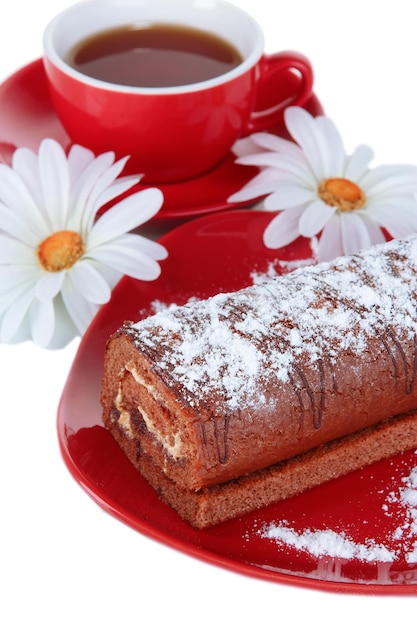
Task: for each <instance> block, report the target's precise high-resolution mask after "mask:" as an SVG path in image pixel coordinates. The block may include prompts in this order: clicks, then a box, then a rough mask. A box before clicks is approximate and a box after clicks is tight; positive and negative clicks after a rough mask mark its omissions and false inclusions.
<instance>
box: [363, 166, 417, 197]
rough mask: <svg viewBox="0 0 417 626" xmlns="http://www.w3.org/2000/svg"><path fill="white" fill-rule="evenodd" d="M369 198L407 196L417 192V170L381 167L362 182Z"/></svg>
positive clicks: (370, 172)
mask: <svg viewBox="0 0 417 626" xmlns="http://www.w3.org/2000/svg"><path fill="white" fill-rule="evenodd" d="M361 185H362V187H363V189H364V191H365V193H366V195H367V196H368V197H371V196H375V195H377V194H378V195H379V196H381V195H383V194H389V193H390V194H393V193H394V194H396V195H401V194H407V193H414V192H415V191H417V168H415V167H413V166H409V167H405V166H403V165H398V166H396V165H380V166H379V167H376V168H375V169H373V170H371V171H369V172H368V173H367V174H366V175H365V176H364V177H363V179H362V180H361Z"/></svg>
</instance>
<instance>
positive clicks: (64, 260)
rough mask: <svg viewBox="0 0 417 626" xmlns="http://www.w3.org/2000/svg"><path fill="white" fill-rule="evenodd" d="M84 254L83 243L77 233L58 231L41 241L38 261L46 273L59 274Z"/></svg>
mask: <svg viewBox="0 0 417 626" xmlns="http://www.w3.org/2000/svg"><path fill="white" fill-rule="evenodd" d="M84 252H85V245H84V241H83V239H82V237H81V235H80V234H79V233H76V232H75V231H73V230H60V231H58V232H56V233H53V234H52V235H50V236H49V237H47V238H46V239H44V241H42V243H41V244H40V246H39V248H38V259H39V261H40V264H41V265H42V267H43V269H45V270H46V271H47V272H60V271H62V270H67V269H69V268H70V267H72V266H73V265H74V263H76V262H77V261H78V259H79V258H80V257H81V256H82V255H83V254H84Z"/></svg>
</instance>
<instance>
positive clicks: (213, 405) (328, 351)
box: [101, 237, 417, 527]
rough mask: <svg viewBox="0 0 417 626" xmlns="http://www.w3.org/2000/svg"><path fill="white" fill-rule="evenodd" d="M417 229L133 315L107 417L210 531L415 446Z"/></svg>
mask: <svg viewBox="0 0 417 626" xmlns="http://www.w3.org/2000/svg"><path fill="white" fill-rule="evenodd" d="M416 376H417V238H416V237H410V238H406V239H403V240H394V241H391V242H389V243H386V244H382V245H379V246H374V247H372V248H370V249H368V250H366V251H364V252H362V253H359V254H356V255H353V256H350V257H341V258H339V259H336V260H335V261H334V262H331V263H322V264H319V265H315V266H310V267H303V268H300V269H299V270H296V271H294V272H292V273H290V274H287V275H285V276H280V277H277V278H273V279H270V280H268V282H265V283H261V284H257V285H253V286H250V287H247V288H245V289H242V290H240V291H238V292H235V293H228V294H219V295H216V296H214V297H212V298H209V299H207V300H202V301H196V302H192V303H189V304H187V305H185V306H181V307H170V308H167V309H166V310H163V311H160V312H159V313H157V314H156V315H153V316H151V317H149V318H147V319H145V320H142V321H140V322H138V323H131V322H129V323H125V324H124V325H123V326H122V327H121V328H120V329H119V330H118V331H117V332H116V333H115V334H114V335H113V336H112V337H111V338H110V339H109V342H108V345H107V349H106V356H105V368H104V377H103V387H102V396H101V400H102V406H103V421H104V424H105V425H106V426H107V427H108V428H109V429H110V431H111V432H112V433H113V435H114V437H115V438H116V440H117V441H118V443H119V444H120V445H121V447H122V448H123V450H124V451H125V453H126V454H127V456H128V457H129V459H130V460H131V461H132V463H133V464H134V465H135V466H136V467H137V468H138V469H139V471H141V472H142V474H143V475H144V476H145V478H146V479H147V480H148V481H149V482H150V483H151V484H152V486H153V487H154V488H155V489H156V490H157V491H158V493H159V494H160V495H161V497H162V498H163V499H164V500H165V501H166V502H168V503H169V504H171V506H173V507H174V508H175V509H176V510H177V511H178V512H179V513H180V515H182V516H183V517H185V519H188V521H190V522H191V523H192V524H194V525H196V526H199V527H204V526H207V525H210V524H213V523H217V522H219V521H222V520H224V519H227V518H228V517H234V516H236V515H240V514H241V513H243V512H245V511H247V510H252V509H254V508H257V507H259V506H264V505H265V504H268V503H270V502H274V501H276V500H279V499H281V498H282V497H289V496H291V495H294V494H296V493H298V492H300V491H302V490H304V489H306V488H309V487H311V486H313V485H316V484H319V483H320V482H323V481H325V480H329V479H331V478H334V477H335V476H339V475H342V474H343V473H346V472H348V471H351V470H352V469H356V468H358V467H362V466H364V465H366V464H368V463H370V462H374V461H376V460H378V459H380V458H383V457H387V456H390V455H391V454H394V453H396V452H399V451H402V450H405V449H408V448H412V447H415V446H416V447H417V421H416V420H417V417H415V415H414V410H415V409H417V383H416Z"/></svg>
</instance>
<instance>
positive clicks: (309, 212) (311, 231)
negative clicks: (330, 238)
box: [299, 200, 336, 237]
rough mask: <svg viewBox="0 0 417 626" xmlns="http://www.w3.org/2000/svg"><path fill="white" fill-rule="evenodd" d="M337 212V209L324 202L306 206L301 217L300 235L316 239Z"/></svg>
mask: <svg viewBox="0 0 417 626" xmlns="http://www.w3.org/2000/svg"><path fill="white" fill-rule="evenodd" d="M335 211H336V209H335V207H332V206H329V205H328V204H326V203H325V202H323V201H322V200H316V201H315V202H311V203H310V204H309V205H308V206H306V208H305V209H304V211H303V213H302V215H301V217H300V221H299V228H300V235H302V236H303V237H314V235H317V234H318V233H319V232H321V230H322V229H323V228H324V226H325V225H326V224H327V222H328V221H329V220H330V219H331V218H332V216H333V215H334V213H335Z"/></svg>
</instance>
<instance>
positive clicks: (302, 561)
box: [58, 210, 417, 594]
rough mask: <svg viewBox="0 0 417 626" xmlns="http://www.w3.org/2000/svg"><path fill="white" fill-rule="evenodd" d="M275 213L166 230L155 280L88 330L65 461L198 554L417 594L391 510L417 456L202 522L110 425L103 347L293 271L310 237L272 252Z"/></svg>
mask: <svg viewBox="0 0 417 626" xmlns="http://www.w3.org/2000/svg"><path fill="white" fill-rule="evenodd" d="M270 219H271V215H270V214H268V213H264V212H259V211H246V210H238V211H228V212H223V213H217V214H213V215H209V216H205V217H202V218H199V219H197V220H194V221H191V222H188V223H187V224H185V225H182V226H180V227H178V228H177V229H175V230H174V231H172V232H171V233H170V234H168V235H166V236H164V237H163V238H162V239H161V242H162V243H163V244H164V245H165V246H166V247H167V249H168V251H169V257H168V259H167V260H166V261H164V262H163V264H162V268H163V271H162V275H161V277H160V278H159V279H158V280H156V281H154V282H151V283H145V282H139V281H134V280H132V279H129V278H124V279H122V281H121V282H120V283H119V285H118V286H117V287H116V289H115V291H114V295H113V298H112V300H111V301H110V303H109V304H107V305H105V306H104V307H102V309H101V310H100V311H99V313H98V315H97V317H96V318H95V319H94V321H93V323H92V325H91V327H90V328H89V330H88V331H87V333H86V335H85V336H84V337H83V339H82V341H81V344H80V347H79V350H78V353H77V356H76V358H75V361H74V364H73V366H72V369H71V372H70V374H69V377H68V380H67V383H66V385H65V388H64V391H63V394H62V398H61V402H60V407H59V414H58V433H59V442H60V446H61V450H62V454H63V458H64V460H65V462H66V464H67V466H68V468H69V470H70V472H71V473H72V475H73V476H74V478H75V480H76V481H78V483H79V484H80V485H81V486H82V487H83V488H84V489H85V490H86V491H87V493H88V494H89V495H90V496H91V497H92V498H93V499H94V500H95V501H96V502H97V503H98V504H100V505H101V506H102V507H103V508H104V509H105V510H106V511H108V512H110V513H111V514H113V515H114V516H115V517H117V518H119V519H120V520H122V521H123V522H125V523H126V524H128V525H129V526H131V527H133V528H134V529H136V530H138V531H139V532H141V533H143V534H145V535H147V536H149V537H152V538H154V539H156V540H157V541H160V542H162V543H164V544H167V545H169V546H171V547H173V548H176V549H177V550H180V551H182V552H185V553H187V554H190V555H193V556H194V557H196V558H198V559H202V560H205V561H207V562H210V563H212V564H216V565H218V566H221V567H224V568H228V569H230V570H233V571H235V572H240V573H242V574H246V575H250V576H254V577H257V578H262V579H266V580H269V581H276V582H282V583H287V584H288V583H290V584H294V585H302V586H307V587H313V588H319V589H325V590H331V591H344V592H355V593H358V592H360V593H373V594H375V593H386V594H387V593H395V594H400V593H403V594H405V593H408V594H415V593H416V592H417V563H414V564H413V563H411V562H408V560H407V559H409V557H410V553H411V551H412V548H413V546H412V545H411V543H410V541H408V540H405V539H404V537H403V538H402V539H394V533H395V530H396V529H397V528H399V527H400V526H403V525H404V522H405V521H406V520H405V518H404V511H403V510H402V509H401V507H400V506H399V504H398V503H397V504H395V502H391V504H390V506H389V510H387V506H386V503H387V501H389V499H390V498H391V496H390V494H392V493H395V492H398V490H399V489H400V488H401V486H402V485H403V483H402V478H403V477H405V476H407V475H408V474H409V473H410V471H411V470H412V468H413V467H414V465H417V457H416V455H415V454H414V453H408V454H404V455H401V456H398V457H395V458H393V459H390V460H388V461H384V462H381V463H377V464H375V465H373V466H371V467H368V468H367V469H364V470H363V471H358V472H354V473H352V474H350V475H349V476H346V477H344V478H342V479H338V480H334V481H332V482H330V483H327V484H326V485H323V486H320V487H318V488H315V489H312V490H310V491H309V492H307V493H305V494H303V495H300V496H297V497H295V498H292V499H289V500H286V501H285V502H282V503H279V504H276V505H273V506H270V507H268V508H265V509H262V510H260V511H257V512H255V513H253V514H249V515H245V516H243V517H242V518H240V519H236V520H231V521H229V522H226V523H223V524H220V525H218V526H215V527H213V528H210V529H208V530H195V529H193V528H191V527H190V526H189V525H188V524H187V523H186V522H184V521H182V520H181V519H180V518H179V517H178V515H177V514H176V513H175V512H174V511H173V510H172V509H171V508H170V507H168V506H167V505H165V504H163V503H162V502H161V501H160V500H159V499H158V497H157V496H156V494H155V492H154V491H153V490H152V489H151V488H150V487H149V486H148V485H147V483H146V482H145V481H144V480H143V479H142V478H141V476H140V475H139V474H138V473H137V472H136V471H135V470H134V468H133V466H132V465H131V464H130V463H129V461H127V459H126V458H125V456H124V455H123V453H122V452H121V451H120V449H119V448H118V446H117V445H116V443H115V442H114V440H113V438H112V436H111V435H110V434H109V433H108V432H107V430H105V429H104V428H103V427H102V425H101V421H100V420H101V416H100V404H99V394H100V381H101V375H102V363H103V351H104V346H105V342H106V340H107V338H108V336H109V335H110V333H112V332H113V331H114V330H116V329H117V328H118V327H119V325H120V324H121V323H122V322H123V321H124V320H126V319H133V320H137V319H139V318H141V317H143V316H146V315H148V314H149V313H151V312H153V311H154V308H155V303H157V302H162V303H164V304H170V303H177V304H181V303H184V302H186V301H187V300H188V299H189V298H190V297H192V296H196V297H199V298H201V297H207V296H210V295H212V294H215V293H217V292H219V291H229V290H235V289H237V288H240V287H243V286H246V285H249V284H251V283H252V282H253V273H254V272H255V273H259V274H263V273H265V272H267V270H268V268H269V267H270V265H271V263H275V266H276V267H277V269H278V271H281V270H282V271H286V270H287V268H288V267H291V263H292V262H293V261H296V260H297V259H308V258H309V257H310V255H311V251H310V247H309V244H308V242H307V241H306V240H302V239H300V240H298V241H297V242H296V243H295V244H293V245H291V246H287V247H286V248H284V249H282V250H280V251H279V254H277V253H276V252H274V251H272V250H268V249H266V248H265V247H264V246H263V244H262V233H263V230H264V228H265V226H266V224H267V223H268V222H269V221H270ZM277 264H278V265H277ZM279 268H281V270H280V269H279ZM391 500H392V498H391ZM280 521H281V522H282V521H285V523H286V524H287V525H288V527H289V528H291V529H292V530H293V532H294V533H298V535H300V534H301V533H303V532H305V531H307V530H313V531H320V530H324V529H327V531H328V530H332V531H334V533H338V534H341V533H345V534H346V536H347V537H348V538H349V539H350V540H351V541H352V542H355V543H356V544H359V545H367V544H368V543H369V542H370V541H371V542H374V543H376V544H383V545H384V546H386V548H387V549H389V550H394V551H395V552H396V555H397V556H396V559H395V561H393V562H392V563H386V562H382V561H378V560H377V559H376V560H371V561H363V560H361V559H360V558H357V557H355V556H353V557H351V558H349V557H344V558H338V557H334V556H329V555H327V556H326V555H323V554H322V555H321V556H314V554H313V553H312V552H311V551H308V550H304V549H297V548H295V547H291V545H289V544H288V543H285V544H284V543H278V542H276V541H274V540H272V539H267V538H265V537H264V536H262V535H261V533H260V530H261V529H262V528H263V527H264V526H265V525H266V524H271V523H272V524H277V523H279V522H280ZM416 539H417V537H416Z"/></svg>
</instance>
